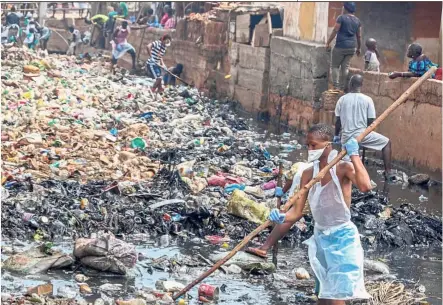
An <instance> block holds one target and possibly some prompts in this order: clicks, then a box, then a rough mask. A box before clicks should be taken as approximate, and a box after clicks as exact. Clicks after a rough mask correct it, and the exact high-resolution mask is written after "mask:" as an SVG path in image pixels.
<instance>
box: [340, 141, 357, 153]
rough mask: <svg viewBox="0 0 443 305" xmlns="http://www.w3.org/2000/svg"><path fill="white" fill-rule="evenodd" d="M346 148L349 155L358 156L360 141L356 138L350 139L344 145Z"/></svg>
mask: <svg viewBox="0 0 443 305" xmlns="http://www.w3.org/2000/svg"><path fill="white" fill-rule="evenodd" d="M343 147H344V148H345V149H346V153H347V155H348V156H358V155H359V154H358V142H357V140H356V139H355V138H352V139H349V140H348V142H346V143H345V145H343Z"/></svg>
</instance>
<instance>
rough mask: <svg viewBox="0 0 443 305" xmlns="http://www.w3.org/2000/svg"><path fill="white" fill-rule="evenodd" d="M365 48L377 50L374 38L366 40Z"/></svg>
mask: <svg viewBox="0 0 443 305" xmlns="http://www.w3.org/2000/svg"><path fill="white" fill-rule="evenodd" d="M366 47H367V48H368V50H371V51H373V50H375V49H376V48H377V40H375V39H374V38H368V40H366Z"/></svg>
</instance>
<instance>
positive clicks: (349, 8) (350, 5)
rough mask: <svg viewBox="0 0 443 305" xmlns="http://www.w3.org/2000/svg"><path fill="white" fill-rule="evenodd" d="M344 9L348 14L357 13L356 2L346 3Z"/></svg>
mask: <svg viewBox="0 0 443 305" xmlns="http://www.w3.org/2000/svg"><path fill="white" fill-rule="evenodd" d="M343 7H344V9H345V11H346V12H347V13H350V14H354V13H355V2H352V1H346V2H345V3H344V4H343Z"/></svg>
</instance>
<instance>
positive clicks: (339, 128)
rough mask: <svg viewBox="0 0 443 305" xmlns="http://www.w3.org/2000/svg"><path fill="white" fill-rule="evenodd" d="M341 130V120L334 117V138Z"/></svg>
mask: <svg viewBox="0 0 443 305" xmlns="http://www.w3.org/2000/svg"><path fill="white" fill-rule="evenodd" d="M340 130H341V120H340V117H339V116H336V117H335V136H336V137H338V135H339V134H340Z"/></svg>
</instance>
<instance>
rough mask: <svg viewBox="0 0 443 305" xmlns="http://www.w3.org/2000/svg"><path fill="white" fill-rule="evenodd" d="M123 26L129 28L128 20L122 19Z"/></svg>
mask: <svg viewBox="0 0 443 305" xmlns="http://www.w3.org/2000/svg"><path fill="white" fill-rule="evenodd" d="M122 28H123V29H125V30H126V29H127V28H128V22H127V21H126V20H124V21H122Z"/></svg>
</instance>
